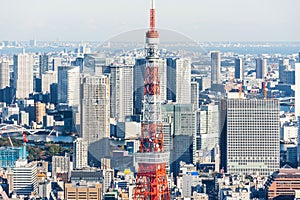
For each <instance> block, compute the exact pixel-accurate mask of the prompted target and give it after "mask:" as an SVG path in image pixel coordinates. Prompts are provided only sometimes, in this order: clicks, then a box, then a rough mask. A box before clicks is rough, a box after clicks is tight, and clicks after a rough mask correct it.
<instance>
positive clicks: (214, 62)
mask: <svg viewBox="0 0 300 200" xmlns="http://www.w3.org/2000/svg"><path fill="white" fill-rule="evenodd" d="M210 56H211V85H213V84H221V83H222V80H221V56H220V52H219V51H213V52H211V54H210Z"/></svg>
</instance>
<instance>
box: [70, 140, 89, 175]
mask: <svg viewBox="0 0 300 200" xmlns="http://www.w3.org/2000/svg"><path fill="white" fill-rule="evenodd" d="M73 152H74V153H73V169H82V168H84V167H87V166H88V144H87V142H86V141H85V140H84V139H83V138H77V139H76V140H75V141H74V142H73Z"/></svg>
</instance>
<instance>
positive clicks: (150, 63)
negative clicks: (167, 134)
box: [134, 0, 170, 200]
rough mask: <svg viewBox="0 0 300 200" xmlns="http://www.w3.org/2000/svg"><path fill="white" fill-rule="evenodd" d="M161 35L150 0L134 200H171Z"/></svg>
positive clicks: (153, 6)
mask: <svg viewBox="0 0 300 200" xmlns="http://www.w3.org/2000/svg"><path fill="white" fill-rule="evenodd" d="M158 43H159V34H158V31H157V30H156V28H155V3H154V0H151V9H150V28H149V30H148V31H147V33H146V51H147V52H146V75H145V81H144V104H143V118H142V130H141V137H140V148H139V152H138V153H136V161H137V163H138V173H137V178H136V188H135V191H134V199H136V200H146V199H149V200H150V199H164V200H169V199H170V194H169V189H168V180H167V175H166V162H167V158H168V154H167V152H165V151H164V149H163V144H164V139H163V129H162V119H161V99H160V77H159V50H158Z"/></svg>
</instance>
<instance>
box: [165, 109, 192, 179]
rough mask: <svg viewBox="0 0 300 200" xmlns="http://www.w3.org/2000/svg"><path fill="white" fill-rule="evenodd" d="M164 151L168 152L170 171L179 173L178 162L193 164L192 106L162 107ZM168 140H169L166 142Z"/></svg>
mask: <svg viewBox="0 0 300 200" xmlns="http://www.w3.org/2000/svg"><path fill="white" fill-rule="evenodd" d="M162 119H163V122H164V123H163V125H164V131H165V133H164V135H165V136H167V137H166V139H167V140H166V141H167V143H166V146H165V148H167V149H166V150H169V151H170V158H169V159H170V161H169V163H170V165H171V166H170V171H171V172H173V175H174V177H176V176H177V175H178V173H179V167H180V161H183V162H185V163H193V161H194V159H193V158H194V155H195V151H196V115H195V112H194V110H193V105H192V104H176V103H169V104H164V105H162ZM168 140H171V141H169V142H168Z"/></svg>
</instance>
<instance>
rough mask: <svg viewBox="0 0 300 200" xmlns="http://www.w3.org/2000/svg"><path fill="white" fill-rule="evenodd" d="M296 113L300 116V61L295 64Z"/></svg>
mask: <svg viewBox="0 0 300 200" xmlns="http://www.w3.org/2000/svg"><path fill="white" fill-rule="evenodd" d="M295 79H296V83H295V115H296V116H297V117H299V116H300V63H296V65H295Z"/></svg>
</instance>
